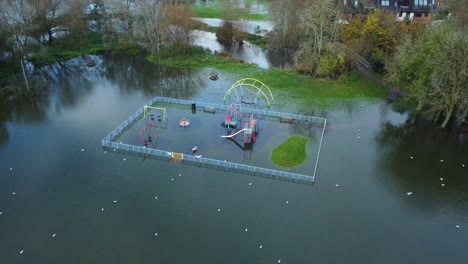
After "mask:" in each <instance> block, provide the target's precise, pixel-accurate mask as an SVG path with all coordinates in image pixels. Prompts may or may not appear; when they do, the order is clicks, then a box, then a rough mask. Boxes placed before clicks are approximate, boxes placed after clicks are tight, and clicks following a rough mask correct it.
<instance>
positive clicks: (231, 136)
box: [221, 128, 247, 138]
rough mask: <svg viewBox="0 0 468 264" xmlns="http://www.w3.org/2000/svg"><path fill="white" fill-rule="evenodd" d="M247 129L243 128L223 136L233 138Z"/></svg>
mask: <svg viewBox="0 0 468 264" xmlns="http://www.w3.org/2000/svg"><path fill="white" fill-rule="evenodd" d="M246 130H247V128H244V129H241V130H239V131H237V132H236V133H234V134H232V135H227V136H221V137H223V138H233V137H235V136H237V135H239V134H240V133H242V132H244V131H246Z"/></svg>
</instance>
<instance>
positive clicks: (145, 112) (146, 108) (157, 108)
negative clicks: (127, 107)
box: [143, 105, 167, 121]
mask: <svg viewBox="0 0 468 264" xmlns="http://www.w3.org/2000/svg"><path fill="white" fill-rule="evenodd" d="M148 109H149V110H148ZM151 110H160V111H162V112H163V114H162V121H166V118H167V112H166V108H162V107H154V106H147V105H145V106H144V111H143V117H144V118H146V116H147V115H148V112H149V111H151Z"/></svg>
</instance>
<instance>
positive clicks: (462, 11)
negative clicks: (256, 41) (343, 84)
mask: <svg viewBox="0 0 468 264" xmlns="http://www.w3.org/2000/svg"><path fill="white" fill-rule="evenodd" d="M343 3H344V2H343V1H335V0H274V1H273V3H272V5H271V16H272V20H273V22H274V25H275V26H274V29H273V31H272V32H271V33H270V34H269V36H268V37H269V40H268V42H269V45H270V48H271V49H273V50H277V51H278V52H281V53H291V54H293V55H294V56H295V57H296V60H297V61H298V65H297V70H299V71H301V72H303V73H306V74H309V75H312V76H316V77H331V76H336V75H339V74H340V73H342V72H345V71H348V70H349V69H350V68H351V67H352V66H353V64H359V63H362V61H363V60H364V61H367V62H369V64H368V65H366V66H370V68H371V69H372V70H373V71H375V72H376V73H377V74H379V75H380V76H381V77H382V78H385V79H387V80H389V81H391V82H392V83H394V84H395V86H396V87H397V89H399V90H400V92H401V93H402V94H404V98H405V100H407V101H409V102H411V103H412V104H415V105H416V106H415V107H414V110H415V111H416V112H423V113H425V114H429V116H430V117H431V118H432V119H433V120H434V121H435V122H436V123H437V124H439V125H440V126H441V127H446V126H447V124H448V123H449V120H451V118H455V119H456V120H457V121H458V122H461V123H463V122H468V37H467V36H468V35H467V28H468V27H467V23H468V20H467V17H468V16H467V15H466V14H467V12H468V1H467V0H446V1H439V4H438V6H437V7H436V9H435V13H433V14H432V15H433V17H434V20H435V21H433V22H432V23H417V22H410V21H403V22H398V21H396V19H395V14H393V13H391V12H388V11H385V10H383V9H374V10H372V11H370V12H368V13H366V14H354V15H353V19H352V20H351V21H347V20H346V18H348V17H349V16H348V15H349V14H347V13H346V12H344V10H345V8H344V6H343Z"/></svg>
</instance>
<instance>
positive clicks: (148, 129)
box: [136, 122, 159, 148]
mask: <svg viewBox="0 0 468 264" xmlns="http://www.w3.org/2000/svg"><path fill="white" fill-rule="evenodd" d="M155 140H156V142H155ZM158 140H159V135H158V131H157V129H156V126H155V125H154V123H153V122H150V123H149V124H148V125H146V126H145V127H144V128H143V129H142V130H140V132H139V133H138V139H137V143H136V145H137V146H140V144H142V143H143V147H144V148H146V147H148V146H149V145H150V146H151V147H152V148H156V146H157V145H158Z"/></svg>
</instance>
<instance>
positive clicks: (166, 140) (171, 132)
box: [102, 78, 326, 184]
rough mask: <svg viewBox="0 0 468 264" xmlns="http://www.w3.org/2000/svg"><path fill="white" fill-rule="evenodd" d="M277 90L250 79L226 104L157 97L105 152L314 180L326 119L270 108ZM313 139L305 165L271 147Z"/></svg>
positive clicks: (108, 141) (111, 137)
mask: <svg viewBox="0 0 468 264" xmlns="http://www.w3.org/2000/svg"><path fill="white" fill-rule="evenodd" d="M272 102H274V97H273V93H272V92H271V90H270V89H269V88H268V87H267V86H266V85H265V84H264V83H262V82H261V81H259V80H255V79H251V78H246V79H242V80H239V81H237V82H235V83H234V84H233V85H232V86H231V87H230V88H229V89H228V90H227V92H226V94H225V95H224V98H223V104H211V103H205V102H197V101H189V100H180V99H175V98H167V97H154V98H153V99H151V100H150V101H149V102H148V103H146V104H145V105H143V106H142V107H141V108H140V109H139V110H138V111H137V112H135V113H134V114H133V115H132V116H130V117H129V118H128V119H126V120H125V121H124V122H122V124H120V125H119V126H118V127H117V128H115V129H114V130H113V131H111V132H110V133H109V134H108V135H107V136H106V137H105V138H104V139H103V140H102V146H103V147H104V148H105V149H106V150H110V151H115V152H117V151H118V152H120V153H124V154H130V155H137V156H141V157H143V158H153V159H159V160H165V161H170V162H174V163H180V164H187V165H192V166H198V167H207V168H213V169H219V170H223V171H234V172H238V173H243V174H249V175H254V176H261V177H267V178H271V179H278V180H284V181H290V182H295V183H302V184H313V182H314V180H315V176H316V173H317V166H318V162H319V157H320V149H321V145H322V141H323V135H324V131H325V128H326V119H325V118H321V117H313V116H307V115H299V114H292V113H284V112H276V111H271V110H270V108H271V104H272ZM294 135H299V136H302V137H307V138H309V139H310V140H309V143H307V144H306V152H307V157H306V160H305V162H303V163H302V164H301V165H298V166H296V167H292V168H283V167H279V166H278V165H276V164H274V163H273V162H272V160H271V153H272V151H273V149H274V148H275V147H277V146H279V145H281V144H282V143H283V142H284V141H286V140H287V139H288V138H289V137H291V136H294Z"/></svg>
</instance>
